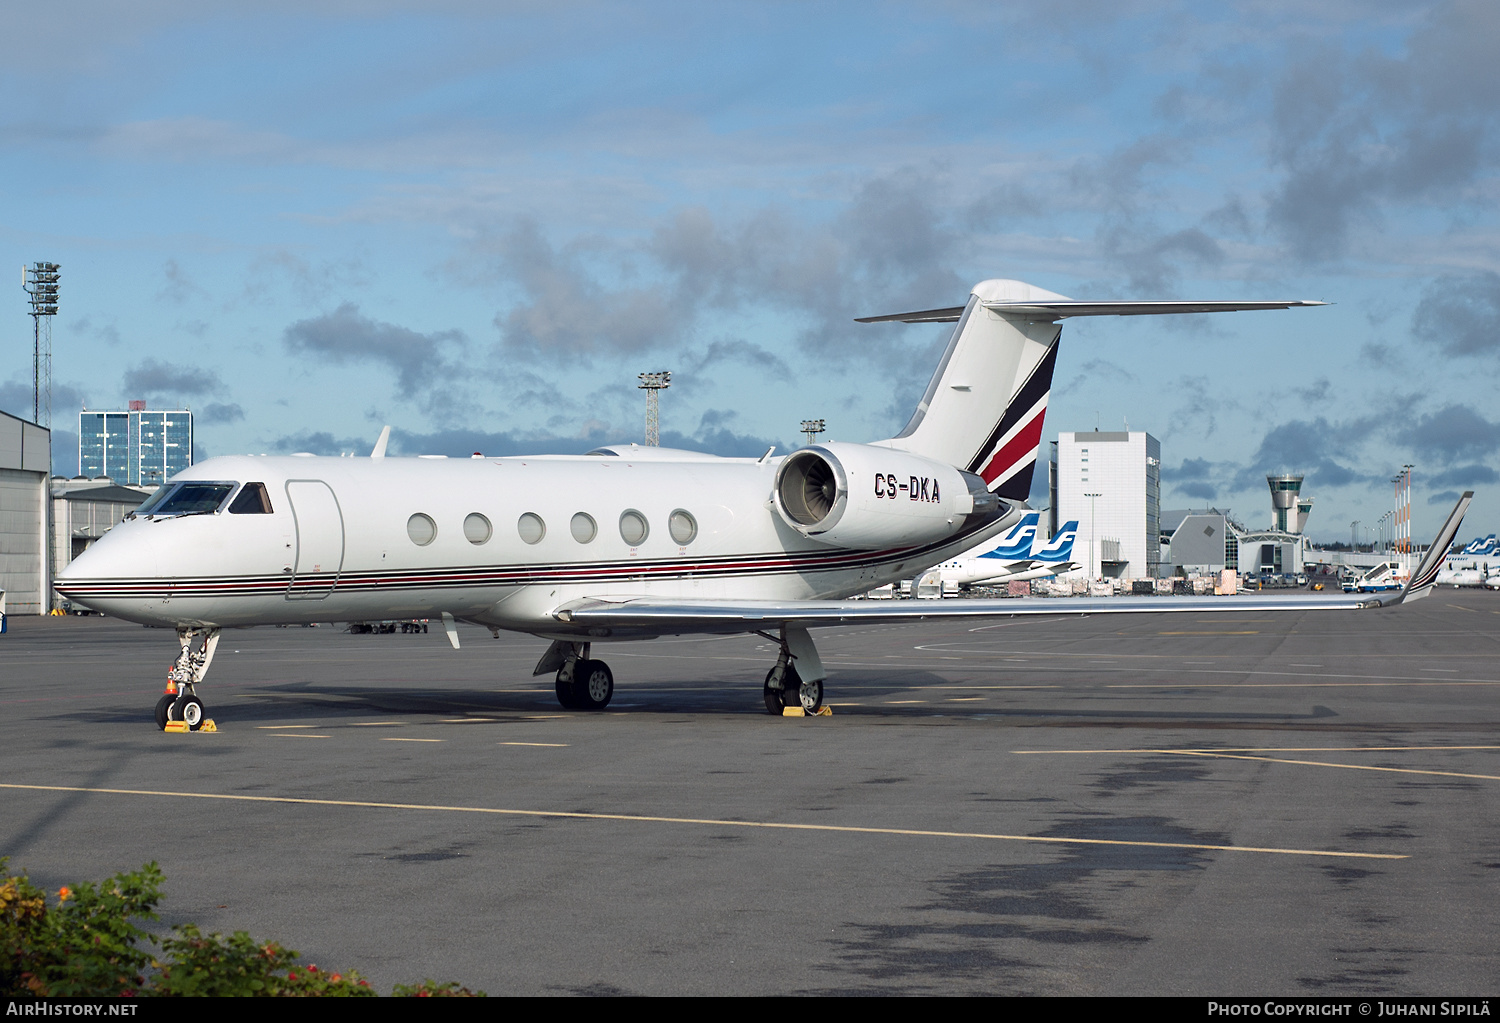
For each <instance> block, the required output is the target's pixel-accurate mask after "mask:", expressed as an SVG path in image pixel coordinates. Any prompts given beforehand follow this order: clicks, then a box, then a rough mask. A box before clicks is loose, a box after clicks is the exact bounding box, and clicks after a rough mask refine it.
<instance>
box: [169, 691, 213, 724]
mask: <svg viewBox="0 0 1500 1023" xmlns="http://www.w3.org/2000/svg"><path fill="white" fill-rule="evenodd" d="M171 714H172V720H173V721H182V722H186V724H187V726H188V731H190V732H196V731H197V730H198V729H199V727H200V726H202V724H203V719H204V717H206V716H207V715H205V714H204V712H203V701H202V700H200V699H198V697H196V696H186V695H184V696H179V697H178V698H177V702H176V703H174V704H172V711H171Z"/></svg>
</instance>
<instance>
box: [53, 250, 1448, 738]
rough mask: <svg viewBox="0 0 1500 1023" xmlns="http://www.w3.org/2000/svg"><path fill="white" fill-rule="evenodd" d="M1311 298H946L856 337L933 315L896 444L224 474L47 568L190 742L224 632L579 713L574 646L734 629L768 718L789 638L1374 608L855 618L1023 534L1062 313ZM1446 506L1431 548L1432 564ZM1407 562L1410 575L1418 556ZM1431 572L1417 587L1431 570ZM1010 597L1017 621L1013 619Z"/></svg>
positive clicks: (1090, 608) (203, 477) (890, 606)
mask: <svg viewBox="0 0 1500 1023" xmlns="http://www.w3.org/2000/svg"><path fill="white" fill-rule="evenodd" d="M1322 304H1323V303H1320V302H1297V301H1285V302H1077V301H1073V300H1072V299H1068V298H1065V297H1063V296H1062V295H1056V294H1053V293H1052V292H1049V291H1043V290H1042V289H1040V288H1035V287H1032V286H1030V285H1028V284H1023V283H1021V282H1019V281H1007V280H993V281H984V282H982V283H980V284H978V285H976V286H975V287H974V289H973V292H972V293H971V294H970V295H969V298H968V301H967V303H966V304H965V305H962V306H954V307H952V308H946V309H930V310H924V311H919V312H912V313H900V314H896V315H892V316H878V317H872V318H871V319H870V320H864V321H861V322H874V321H901V322H905V323H935V322H955V323H956V324H957V326H956V327H955V328H954V330H953V334H952V336H951V338H950V340H949V342H948V346H947V349H946V350H945V351H944V353H943V357H942V361H941V363H940V364H939V365H938V367H937V371H936V372H935V373H934V374H933V377H932V381H931V383H930V384H928V387H927V391H926V393H925V394H923V396H922V400H921V401H920V402H919V403H918V405H917V408H916V411H915V412H914V414H913V415H912V417H911V421H910V422H909V423H907V425H906V428H905V429H903V430H902V431H901V432H900V433H899V434H897V435H896V436H894V437H891V438H889V439H887V440H878V441H874V442H873V443H869V444H851V443H829V444H819V445H813V446H811V447H805V448H802V449H800V450H798V451H795V452H792V453H791V454H789V455H786V456H784V457H780V458H777V457H772V452H771V451H767V452H766V454H765V455H763V456H761V457H760V458H718V457H714V456H711V455H704V454H698V453H694V452H689V451H672V450H666V449H659V448H637V447H633V446H620V447H606V448H600V449H598V450H597V451H594V452H591V453H590V454H587V455H579V456H556V455H552V456H547V455H542V456H536V457H531V458H478V457H476V458H472V459H444V458H386V457H384V455H385V443H386V439H387V437H388V436H389V428H387V431H386V432H385V433H383V434H382V435H381V439H380V441H379V442H378V443H377V444H376V447H375V450H374V451H373V452H372V455H371V457H370V458H316V457H313V456H310V455H309V456H295V455H294V456H288V457H275V458H266V457H259V458H257V457H250V456H245V457H222V458H211V459H208V460H207V461H204V462H201V463H199V464H197V465H195V466H193V467H191V468H190V469H187V470H185V471H184V472H181V473H179V474H177V475H176V476H175V477H173V479H172V480H171V481H170V482H169V483H167V484H166V485H165V486H164V487H162V489H161V490H160V491H159V492H158V493H157V494H156V496H155V497H153V498H152V499H151V500H150V501H148V502H146V503H145V504H144V505H142V506H141V507H140V508H139V509H137V510H136V512H135V513H134V515H132V516H131V517H129V518H128V519H127V520H126V521H124V522H121V523H120V524H119V525H117V526H116V527H115V528H113V529H112V530H110V531H109V532H108V533H107V534H106V535H105V536H104V537H103V538H102V539H100V540H99V541H98V542H97V543H95V544H94V545H93V546H92V547H90V548H89V550H88V551H86V552H85V553H84V554H83V555H82V556H81V557H79V558H78V559H77V560H75V561H74V562H73V563H72V564H70V565H69V566H68V567H67V568H66V569H64V570H63V571H62V573H60V575H59V576H58V579H57V583H56V589H57V591H58V592H59V593H60V594H62V595H63V596H64V597H66V598H68V599H69V600H72V601H74V602H76V603H80V604H84V605H86V606H88V607H91V608H94V609H97V610H100V611H104V612H106V613H108V614H111V615H114V616H116V617H119V618H124V619H127V620H130V621H135V622H141V623H144V624H148V625H162V626H172V627H175V628H176V630H177V638H178V643H179V645H180V652H179V655H178V658H177V661H176V663H175V664H174V666H173V668H172V670H171V672H170V674H169V684H168V692H167V693H166V694H165V695H164V696H163V697H162V699H161V701H160V702H159V703H158V706H157V723H158V724H159V725H161V726H163V727H164V726H165V724H166V722H167V721H168V720H179V721H182V722H184V723H185V724H186V725H187V726H188V727H189V728H196V727H197V726H198V724H199V723H200V722H201V721H202V720H203V718H204V707H203V703H202V700H201V699H200V698H199V696H198V695H197V687H198V686H199V685H201V684H202V683H203V678H204V675H205V673H206V671H207V669H208V667H209V664H210V662H211V661H212V659H213V654H214V650H215V647H216V646H217V644H218V640H219V635H220V630H222V629H225V628H234V627H243V626H251V625H271V624H296V623H303V622H315V621H316V622H340V621H369V620H378V619H389V618H412V617H432V618H437V617H441V618H442V620H443V623H444V626H445V628H446V629H447V632H448V637H449V640H450V641H451V642H452V643H453V644H454V646H457V645H458V634H457V631H456V629H455V627H454V623H455V622H458V621H464V622H472V623H474V624H478V625H482V626H486V627H489V628H490V629H492V630H495V632H496V635H498V630H500V629H508V630H513V631H517V632H524V633H530V634H532V635H534V636H538V637H540V638H542V639H545V640H549V641H550V642H551V644H552V645H551V646H550V647H549V648H548V649H547V651H546V653H545V654H543V655H542V658H541V660H540V661H539V662H538V664H537V666H536V674H543V673H547V672H555V673H556V690H557V698H558V701H559V702H560V703H561V704H562V705H563V706H564V707H566V708H570V709H581V710H598V709H600V708H602V707H604V706H605V705H606V704H608V703H609V701H610V697H611V696H612V694H613V692H614V678H613V675H612V674H611V672H610V670H609V668H608V667H607V666H606V665H605V663H604V662H603V661H601V660H596V659H594V657H593V653H592V650H593V644H594V643H596V642H599V641H602V640H624V639H646V638H652V637H657V636H667V635H681V634H688V633H720V634H727V633H754V634H757V635H761V636H764V637H766V638H767V639H770V640H772V641H773V642H775V643H777V644H778V646H779V648H780V653H779V655H778V656H777V659H776V662H775V664H774V665H773V666H772V667H771V669H770V671H769V672H768V673H767V675H766V680H765V686H764V697H765V704H766V708H767V709H768V710H769V711H771V712H772V713H778V714H779V713H781V711H782V709H783V708H784V707H788V706H790V707H796V706H797V705H799V704H800V706H801V707H802V708H803V709H804V710H805V711H815V710H817V709H818V708H819V707H821V705H822V702H823V679H824V677H825V674H826V673H825V672H824V670H823V665H822V662H821V660H820V659H819V657H818V651H817V648H816V647H815V646H814V644H813V641H812V638H811V637H810V636H809V634H808V629H809V628H815V627H824V626H837V625H847V624H855V623H861V624H872V623H893V622H911V621H918V620H922V619H927V618H939V617H941V618H974V617H986V616H999V615H1013V614H1017V613H1021V614H1026V613H1048V614H1057V613H1059V612H1064V611H1072V612H1078V613H1093V614H1098V613H1114V612H1123V611H1168V610H1193V611H1197V612H1202V611H1205V610H1213V611H1221V610H1224V611H1227V610H1266V609H1270V608H1287V609H1297V610H1306V609H1312V608H1327V609H1333V608H1346V609H1350V608H1356V607H1366V606H1372V605H1376V604H1379V603H1381V602H1386V603H1394V602H1397V601H1399V600H1401V599H1402V598H1403V597H1404V598H1405V599H1411V598H1412V597H1416V596H1420V595H1422V594H1423V593H1425V591H1426V588H1430V585H1431V580H1430V579H1427V578H1426V576H1424V574H1423V570H1422V569H1419V570H1418V572H1417V573H1414V575H1413V581H1412V584H1411V586H1409V587H1408V589H1407V590H1406V591H1405V592H1403V593H1402V594H1399V595H1396V596H1394V597H1391V596H1385V597H1375V598H1370V597H1366V598H1359V597H1351V596H1344V595H1338V596H1333V595H1330V596H1328V597H1321V598H1307V597H1303V598H1300V599H1298V598H1288V597H1247V598H1236V599H1232V600H1223V599H1221V600H1214V599H1213V598H1196V599H1194V598H1156V599H1153V600H1149V601H1147V600H1140V601H1132V600H1128V599H1111V600H1089V599H1078V600H1073V601H1065V600H1053V601H1046V602H1035V604H1032V602H1018V601H979V600H972V601H930V602H929V601H922V602H920V603H918V602H915V601H912V602H909V603H908V602H873V601H851V600H847V599H845V598H848V597H850V596H852V595H854V594H858V593H863V592H865V591H867V590H870V589H873V588H874V587H877V586H880V585H882V584H885V583H888V582H892V581H895V580H898V579H908V578H911V577H912V576H913V575H916V574H918V573H920V572H921V571H924V570H926V569H928V568H930V567H932V566H933V565H937V564H939V563H941V562H942V561H944V560H946V559H949V558H952V557H953V556H954V555H955V554H957V553H959V552H961V551H965V550H969V549H970V548H972V547H974V546H975V545H976V544H978V543H981V542H983V541H984V540H987V539H989V538H990V537H992V536H995V535H997V534H999V533H1001V532H1003V531H1005V530H1007V529H1009V528H1011V527H1012V526H1014V525H1015V524H1016V523H1017V522H1019V521H1021V520H1022V518H1023V517H1024V516H1025V515H1026V514H1027V513H1028V511H1029V509H1028V508H1027V506H1026V504H1025V500H1026V496H1027V494H1028V493H1029V492H1030V489H1031V475H1032V469H1033V467H1034V466H1035V464H1036V459H1037V449H1038V447H1039V445H1040V443H1041V438H1042V421H1043V417H1044V415H1045V413H1046V408H1047V399H1048V395H1049V392H1050V389H1051V385H1052V372H1053V367H1054V366H1055V365H1056V361H1057V350H1058V337H1059V335H1060V334H1061V331H1062V328H1061V326H1060V323H1059V321H1060V320H1063V319H1065V318H1067V317H1071V316H1111V315H1136V314H1154V313H1203V312H1228V311H1233V310H1252V309H1286V308H1289V307H1292V306H1304V305H1322ZM1471 496H1472V495H1465V497H1464V499H1463V500H1461V501H1460V502H1459V505H1458V507H1457V508H1455V510H1454V513H1453V514H1452V515H1451V516H1450V517H1449V520H1448V522H1447V524H1445V526H1444V531H1443V533H1442V534H1440V536H1439V537H1438V539H1437V541H1436V543H1435V544H1434V545H1433V547H1432V548H1431V550H1432V551H1436V552H1438V561H1441V552H1443V551H1446V550H1447V548H1448V545H1449V544H1450V543H1451V542H1452V539H1453V535H1454V533H1455V532H1456V531H1457V529H1458V522H1459V520H1460V519H1461V517H1462V514H1463V511H1464V510H1465V509H1466V508H1467V505H1468V501H1469V498H1470V497H1471ZM1424 565H1425V562H1424ZM1435 573H1436V570H1435V568H1434V569H1433V572H1432V574H1434V575H1435ZM1018 604H1026V605H1031V606H1029V607H1028V606H1022V607H1018V606H1017V605H1018Z"/></svg>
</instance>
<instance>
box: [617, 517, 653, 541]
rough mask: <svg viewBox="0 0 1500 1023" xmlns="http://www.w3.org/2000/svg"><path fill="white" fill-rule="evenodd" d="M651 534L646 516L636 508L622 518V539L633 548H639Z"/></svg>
mask: <svg viewBox="0 0 1500 1023" xmlns="http://www.w3.org/2000/svg"><path fill="white" fill-rule="evenodd" d="M650 533H651V527H649V526H648V525H646V516H644V515H642V514H641V513H640V512H638V511H636V510H635V509H634V508H632V509H630V510H629V511H627V512H625V513H624V514H623V515H621V516H620V539H622V540H624V541H625V542H626V543H627V544H629V545H630V546H632V547H639V546H640V545H641V544H642V543H643V542H645V539H646V537H647V536H649V535H650Z"/></svg>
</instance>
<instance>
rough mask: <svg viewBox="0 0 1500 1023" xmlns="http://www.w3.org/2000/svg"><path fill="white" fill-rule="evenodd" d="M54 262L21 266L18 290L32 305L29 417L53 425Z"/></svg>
mask: <svg viewBox="0 0 1500 1023" xmlns="http://www.w3.org/2000/svg"><path fill="white" fill-rule="evenodd" d="M61 269H62V268H61V267H60V266H58V265H57V264H56V263H33V264H31V266H29V267H28V266H26V265H25V264H24V263H23V264H22V265H21V290H22V291H24V292H26V294H27V295H29V296H30V298H29V301H30V302H31V335H32V346H31V418H32V421H33V422H34V423H36V424H37V425H39V426H46V427H49V428H50V427H51V425H52V317H54V316H56V315H57V281H58V278H59V277H60V276H61V274H59V273H58V271H59V270H61Z"/></svg>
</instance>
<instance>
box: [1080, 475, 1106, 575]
mask: <svg viewBox="0 0 1500 1023" xmlns="http://www.w3.org/2000/svg"><path fill="white" fill-rule="evenodd" d="M1083 496H1084V497H1086V498H1088V499H1089V579H1090V580H1093V579H1094V578H1095V576H1094V550H1095V548H1096V546H1097V544H1098V542H1099V541H1098V536H1097V534H1096V532H1095V530H1094V523H1095V521H1096V519H1095V516H1094V498H1096V497H1103V496H1104V495H1103V494H1084V495H1083Z"/></svg>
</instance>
